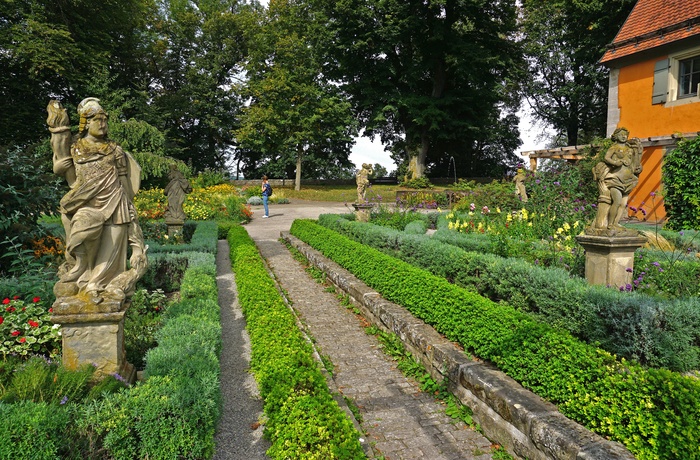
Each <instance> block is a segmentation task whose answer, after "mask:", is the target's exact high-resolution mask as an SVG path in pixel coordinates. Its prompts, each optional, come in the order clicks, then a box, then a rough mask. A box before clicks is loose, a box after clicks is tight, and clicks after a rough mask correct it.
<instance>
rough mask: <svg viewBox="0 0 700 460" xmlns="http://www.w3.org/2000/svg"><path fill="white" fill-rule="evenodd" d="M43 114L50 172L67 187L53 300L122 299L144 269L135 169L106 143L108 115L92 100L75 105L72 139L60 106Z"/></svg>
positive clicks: (125, 155)
mask: <svg viewBox="0 0 700 460" xmlns="http://www.w3.org/2000/svg"><path fill="white" fill-rule="evenodd" d="M47 111H48V114H49V116H48V119H47V124H48V126H49V130H50V131H51V147H52V150H53V169H54V173H56V174H58V175H61V176H63V177H65V178H66V180H67V182H68V185H69V186H70V190H69V191H68V193H66V195H65V196H64V197H63V198H62V199H61V219H62V221H63V225H64V228H65V232H66V251H65V254H66V261H65V263H64V264H63V265H62V266H61V267H60V269H59V273H58V274H59V278H60V280H59V282H58V283H56V286H55V287H54V292H55V294H56V297H57V299H58V298H61V297H69V296H75V295H81V294H85V295H86V297H87V299H88V300H89V301H90V302H91V303H92V304H93V305H97V304H100V303H101V302H102V301H103V300H104V299H105V298H109V299H110V300H114V301H122V300H124V299H125V298H126V297H128V296H129V295H131V293H133V289H134V285H135V283H136V281H137V280H138V279H139V278H140V277H141V276H143V274H144V273H145V271H146V268H147V265H148V261H147V258H146V246H145V244H144V239H143V233H142V232H141V228H140V226H139V223H138V220H137V216H136V208H135V207H134V202H133V199H134V195H135V194H136V192H137V191H138V189H139V186H140V171H141V169H140V167H139V165H138V163H136V161H135V160H134V159H133V157H132V156H131V155H129V154H128V153H127V152H125V151H124V150H122V148H121V147H120V146H119V145H117V143H115V142H114V141H112V140H110V139H109V138H108V137H107V117H108V116H107V113H106V112H105V111H104V109H103V108H102V107H101V106H100V103H99V100H98V99H96V98H92V97H91V98H87V99H84V100H83V101H82V102H81V103H80V104H79V105H78V115H79V117H80V124H79V126H78V133H77V134H76V136H75V138H71V132H70V121H69V118H68V115H67V113H66V110H65V109H64V108H63V106H62V105H61V103H60V102H58V101H54V100H52V101H51V102H50V103H49V105H48V107H47ZM129 248H131V253H132V255H131V258H130V259H129V262H130V268H129V269H127V252H128V249H129Z"/></svg>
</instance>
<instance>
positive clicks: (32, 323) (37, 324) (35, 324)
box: [27, 319, 39, 327]
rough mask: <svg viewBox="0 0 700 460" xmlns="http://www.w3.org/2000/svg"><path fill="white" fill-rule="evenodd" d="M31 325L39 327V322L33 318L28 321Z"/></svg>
mask: <svg viewBox="0 0 700 460" xmlns="http://www.w3.org/2000/svg"><path fill="white" fill-rule="evenodd" d="M27 322H28V323H29V325H30V326H31V327H39V323H37V322H36V321H32V320H31V319H30V320H29V321H27Z"/></svg>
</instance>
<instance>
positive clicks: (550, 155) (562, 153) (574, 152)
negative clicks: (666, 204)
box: [520, 132, 700, 171]
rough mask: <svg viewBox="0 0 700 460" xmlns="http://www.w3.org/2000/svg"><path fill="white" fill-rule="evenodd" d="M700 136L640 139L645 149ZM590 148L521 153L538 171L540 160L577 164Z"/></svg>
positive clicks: (678, 134)
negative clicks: (585, 150)
mask: <svg viewBox="0 0 700 460" xmlns="http://www.w3.org/2000/svg"><path fill="white" fill-rule="evenodd" d="M698 135H700V132H693V133H682V134H681V133H677V134H670V135H666V136H656V137H647V138H640V139H641V141H642V147H644V148H646V147H663V146H670V145H676V144H677V143H678V141H679V140H680V139H695V138H696V137H698ZM590 146H591V144H585V145H573V146H568V147H557V148H553V149H544V150H527V151H524V152H520V154H521V155H522V156H524V157H525V156H527V157H528V158H529V159H530V170H531V171H535V170H537V160H539V159H540V158H542V159H551V160H566V161H571V162H576V161H579V160H581V159H583V158H584V156H583V154H581V151H583V150H584V149H585V148H587V147H590Z"/></svg>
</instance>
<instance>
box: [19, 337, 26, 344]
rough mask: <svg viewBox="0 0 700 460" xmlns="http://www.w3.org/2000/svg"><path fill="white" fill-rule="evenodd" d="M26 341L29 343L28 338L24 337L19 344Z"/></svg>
mask: <svg viewBox="0 0 700 460" xmlns="http://www.w3.org/2000/svg"><path fill="white" fill-rule="evenodd" d="M26 341H27V338H26V337H22V338H21V339H19V343H24V342H26Z"/></svg>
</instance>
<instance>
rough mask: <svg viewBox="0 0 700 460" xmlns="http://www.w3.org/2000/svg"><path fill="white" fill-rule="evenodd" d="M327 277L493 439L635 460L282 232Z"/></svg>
mask: <svg viewBox="0 0 700 460" xmlns="http://www.w3.org/2000/svg"><path fill="white" fill-rule="evenodd" d="M281 236H282V238H283V239H285V240H286V241H287V242H289V243H290V244H291V245H292V246H294V247H295V248H296V249H297V250H299V251H300V252H301V253H302V254H304V256H305V257H306V258H307V259H308V260H309V262H310V263H312V264H313V265H314V266H316V267H317V268H319V269H320V270H322V271H323V272H325V273H326V275H327V277H328V279H329V280H330V281H331V282H332V283H333V284H334V285H336V286H337V287H338V288H339V289H341V290H343V291H344V292H346V293H347V294H348V295H349V296H350V297H351V299H352V300H353V302H354V303H355V305H356V306H358V307H359V308H360V310H361V311H362V312H363V314H364V315H365V317H366V318H367V320H369V321H370V322H372V323H374V324H375V325H376V326H377V327H379V328H380V329H382V330H384V331H388V332H391V333H394V334H396V335H397V336H399V337H400V338H401V340H402V341H403V342H404V345H405V346H406V348H407V349H408V350H409V351H410V352H411V353H412V354H413V355H414V356H416V357H418V358H419V359H420V360H421V361H422V363H423V365H424V366H425V367H426V369H428V370H429V371H430V373H431V374H432V376H433V378H436V379H442V378H447V379H448V382H449V385H448V388H449V389H450V391H452V392H453V393H454V394H455V395H456V396H457V397H458V398H459V399H460V400H461V401H462V403H464V404H465V405H467V406H469V407H470V408H471V409H472V410H473V412H474V419H475V420H476V421H477V422H478V423H479V424H480V425H481V427H482V429H483V431H484V433H485V434H486V436H488V437H489V439H491V440H493V441H496V442H498V443H500V444H502V445H504V446H506V447H507V448H508V450H509V451H510V452H512V453H514V454H516V455H518V456H520V457H523V458H528V459H530V460H550V459H557V460H574V459H576V460H601V459H620V460H633V459H634V456H633V455H632V454H631V453H630V452H629V451H628V450H627V449H626V448H625V447H624V446H623V445H622V444H620V443H617V442H612V441H608V440H606V439H604V438H602V437H601V436H598V435H596V434H595V433H593V432H591V431H589V430H587V429H585V428H584V427H583V426H581V425H579V424H577V423H575V422H573V421H572V420H570V419H568V418H566V417H565V416H564V415H562V414H561V413H560V412H559V411H558V410H557V408H556V406H554V405H553V404H551V403H549V402H547V401H545V400H544V399H542V398H540V397H539V396H537V395H535V394H534V393H532V392H530V391H528V390H526V389H525V388H523V387H522V386H521V385H520V384H518V383H517V382H516V381H515V380H513V379H511V378H510V377H508V376H507V375H505V374H504V373H503V372H501V371H499V370H498V369H496V368H495V367H493V366H491V365H489V364H487V363H484V362H480V361H473V360H470V359H469V358H468V357H467V356H466V355H465V354H464V353H463V352H462V351H460V350H459V349H458V348H457V347H456V346H455V345H454V344H452V343H451V342H449V341H448V340H446V339H445V338H444V337H442V336H441V335H440V334H438V333H437V332H436V331H435V330H434V329H433V328H432V327H430V326H428V325H426V324H425V323H424V322H423V321H421V320H418V319H417V318H415V317H414V316H413V315H411V314H410V313H409V312H408V311H407V310H406V309H404V308H402V307H400V306H399V305H396V304H394V303H391V302H388V301H386V300H384V299H382V297H381V296H380V295H379V294H378V293H377V292H375V291H373V290H371V289H370V288H369V287H367V286H366V285H365V284H364V283H362V282H361V281H360V280H358V279H357V278H356V277H355V276H354V275H352V274H351V273H350V272H348V271H347V270H345V269H343V268H342V267H340V266H339V265H337V264H336V263H334V262H332V261H331V260H329V259H327V258H326V257H324V256H323V255H322V254H321V253H319V252H318V251H316V250H314V249H313V248H311V247H310V246H308V245H307V244H305V243H303V242H301V241H300V240H298V239H297V238H295V237H293V236H291V235H290V234H289V233H288V232H282V233H281Z"/></svg>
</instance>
